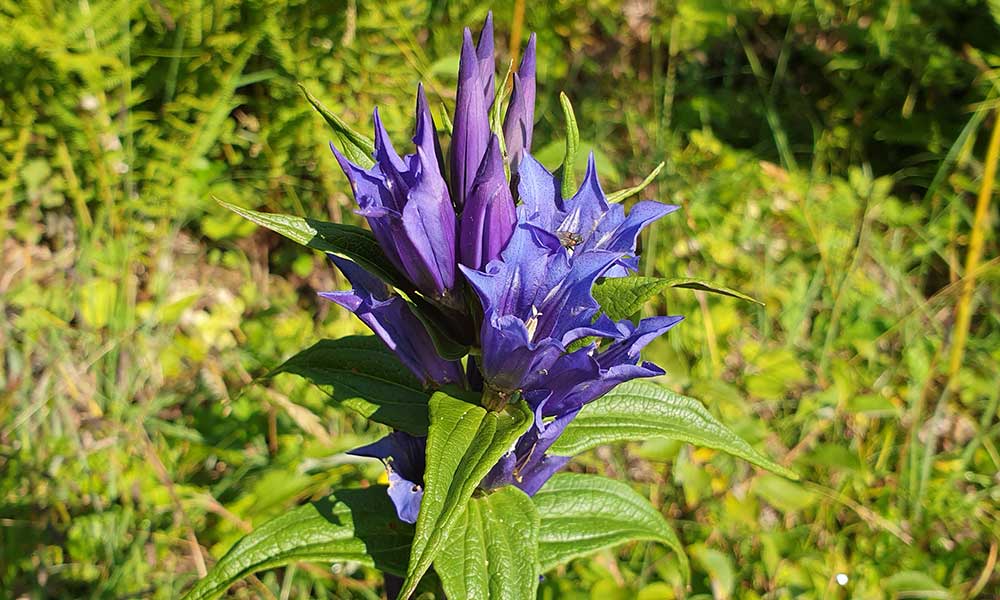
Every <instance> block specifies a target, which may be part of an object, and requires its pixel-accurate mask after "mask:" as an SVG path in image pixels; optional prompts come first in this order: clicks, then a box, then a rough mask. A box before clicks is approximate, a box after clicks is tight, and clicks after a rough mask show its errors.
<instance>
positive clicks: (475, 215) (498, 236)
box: [458, 135, 517, 269]
mask: <svg viewBox="0 0 1000 600" xmlns="http://www.w3.org/2000/svg"><path fill="white" fill-rule="evenodd" d="M516 221H517V215H516V214H515V210H514V197H513V196H511V193H510V186H509V185H508V184H507V176H506V175H505V174H504V167H503V156H502V155H501V153H500V141H499V139H498V138H497V136H495V135H494V136H491V137H490V145H489V148H488V149H487V151H486V156H485V157H484V159H483V162H482V164H481V165H480V166H479V172H477V173H476V179H475V181H473V183H472V191H471V193H470V194H469V197H468V199H467V200H466V202H465V209H464V210H463V211H462V220H461V227H460V233H459V242H458V249H459V258H460V262H461V263H462V264H463V265H465V266H467V267H471V268H473V269H482V268H483V267H485V266H486V264H487V263H488V262H490V261H491V260H493V259H494V258H496V257H497V256H499V255H500V251H501V250H503V248H504V246H506V245H507V242H508V241H509V240H510V236H511V235H512V234H513V233H514V224H515V222H516Z"/></svg>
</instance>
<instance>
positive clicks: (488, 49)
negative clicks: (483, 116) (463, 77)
mask: <svg viewBox="0 0 1000 600" xmlns="http://www.w3.org/2000/svg"><path fill="white" fill-rule="evenodd" d="M476 62H477V63H478V65H479V81H480V82H481V83H482V84H483V103H484V104H485V105H486V109H487V110H489V108H490V106H492V105H493V98H494V96H495V94H496V91H495V90H494V89H493V77H494V72H495V71H496V60H495V59H494V58H493V11H492V10H491V11H489V12H488V13H486V20H485V21H483V28H482V29H480V30H479V41H478V42H476Z"/></svg>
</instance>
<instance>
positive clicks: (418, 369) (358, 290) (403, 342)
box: [320, 255, 465, 386]
mask: <svg viewBox="0 0 1000 600" xmlns="http://www.w3.org/2000/svg"><path fill="white" fill-rule="evenodd" d="M330 259H331V260H332V261H333V262H334V264H336V265H337V267H338V268H339V269H340V270H341V272H342V273H343V274H344V276H345V277H347V280H348V281H349V282H350V283H351V285H352V286H353V289H352V290H349V291H343V292H323V293H321V294H320V296H322V297H323V298H326V299H327V300H332V301H333V302H336V303H337V304H339V305H340V306H343V307H344V308H346V309H347V310H349V311H351V312H353V313H354V314H355V315H356V316H357V317H358V318H359V319H361V321H362V322H364V324H365V325H367V326H368V327H369V328H371V330H372V331H373V332H375V335H377V336H378V337H379V339H381V340H382V341H383V342H385V345H386V346H388V347H389V348H390V349H392V351H393V352H395V353H396V356H398V357H399V359H400V361H402V363H403V364H405V365H406V366H407V367H408V368H409V369H410V370H411V371H413V373H414V374H415V375H416V376H417V377H419V378H420V380H421V381H423V382H424V384H425V385H432V384H433V385H437V386H441V385H445V384H448V383H454V384H461V383H462V382H463V381H464V380H465V378H464V376H463V373H462V363H461V362H459V361H450V360H445V359H443V358H441V357H440V356H439V355H438V353H437V351H436V350H435V349H434V343H433V341H432V340H431V337H430V334H428V333H427V329H426V328H425V327H424V324H423V323H422V322H421V321H420V319H418V318H417V317H416V315H414V314H413V312H412V311H411V310H410V306H409V305H408V304H407V302H406V300H403V299H402V298H401V297H399V296H397V295H395V294H392V293H391V292H390V291H389V288H387V287H386V285H385V284H384V283H382V281H380V280H379V279H378V278H377V277H375V276H374V275H372V274H370V273H368V272H367V271H365V270H364V269H362V268H361V267H359V266H358V265H356V264H354V263H353V262H351V261H349V260H347V259H345V258H340V257H337V256H333V255H331V256H330Z"/></svg>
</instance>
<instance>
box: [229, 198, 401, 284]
mask: <svg viewBox="0 0 1000 600" xmlns="http://www.w3.org/2000/svg"><path fill="white" fill-rule="evenodd" d="M216 202H218V203H219V204H221V205H222V206H224V207H226V208H228V209H229V210H231V211H233V212H234V213H236V214H238V215H240V216H241V217H243V218H244V219H246V220H248V221H251V222H253V223H256V224H257V225H260V226H261V227H266V228H268V229H270V230H271V231H273V232H275V233H279V234H281V235H283V236H285V237H286V238H288V239H290V240H292V241H293V242H298V243H299V244H302V245H303V246H308V247H309V248H312V249H313V250H319V251H321V252H329V253H332V254H336V255H337V256H343V257H345V258H349V259H351V260H353V261H354V262H356V263H358V266H360V267H361V268H363V269H365V270H366V271H369V272H370V273H372V274H373V275H375V276H376V277H378V278H379V279H381V280H382V281H384V282H386V283H388V284H390V285H393V286H395V287H398V288H400V289H402V290H407V291H409V290H411V289H412V288H413V286H412V285H411V284H410V282H408V281H407V280H406V278H404V277H403V276H402V275H400V273H399V272H398V271H397V270H396V268H395V267H394V266H393V265H392V263H390V262H389V259H387V258H386V257H385V254H383V253H382V248H380V247H379V245H378V242H376V241H375V236H373V235H372V234H371V232H370V231H367V230H365V229H361V228H360V227H355V226H354V225H343V224H341V223H329V222H326V221H318V220H316V219H308V218H306V219H304V218H302V217H295V216H292V215H283V214H278V213H264V212H258V211H256V210H249V209H246V208H241V207H239V206H236V205H235V204H230V203H228V202H224V201H222V200H219V199H218V198H216Z"/></svg>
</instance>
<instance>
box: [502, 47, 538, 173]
mask: <svg viewBox="0 0 1000 600" xmlns="http://www.w3.org/2000/svg"><path fill="white" fill-rule="evenodd" d="M534 123H535V34H534V33H532V34H531V37H530V38H528V46H527V47H526V48H525V50H524V57H522V58H521V66H520V67H519V68H518V70H517V73H515V74H514V92H513V94H512V96H511V100H510V105H509V106H508V107H507V114H506V115H504V119H503V136H504V142H505V143H506V145H507V156H508V158H509V160H510V168H511V171H512V172H513V173H519V171H518V169H519V166H520V162H521V159H522V158H523V156H524V154H526V153H528V152H530V151H531V136H532V133H533V131H534Z"/></svg>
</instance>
